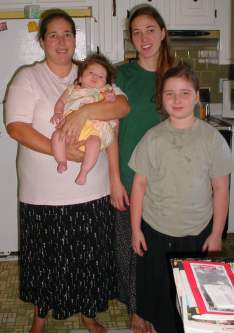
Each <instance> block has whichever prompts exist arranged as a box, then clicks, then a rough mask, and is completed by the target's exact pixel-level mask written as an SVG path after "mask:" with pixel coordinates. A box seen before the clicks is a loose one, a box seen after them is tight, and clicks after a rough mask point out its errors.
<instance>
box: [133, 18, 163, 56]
mask: <svg viewBox="0 0 234 333" xmlns="http://www.w3.org/2000/svg"><path fill="white" fill-rule="evenodd" d="M131 28H132V43H133V45H134V47H135V48H136V50H137V52H138V55H139V58H140V59H150V58H155V59H157V57H158V52H159V48H160V46H161V42H162V40H163V39H164V38H165V30H164V29H162V30H161V28H160V26H159V25H158V23H157V22H156V21H155V20H154V19H153V18H152V17H151V16H148V15H141V16H138V17H136V18H135V19H134V20H133V21H132V25H131Z"/></svg>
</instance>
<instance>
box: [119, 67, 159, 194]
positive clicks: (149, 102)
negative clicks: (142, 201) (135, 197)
mask: <svg viewBox="0 0 234 333" xmlns="http://www.w3.org/2000/svg"><path fill="white" fill-rule="evenodd" d="M155 81H156V73H155V72H150V71H146V70H144V69H143V68H142V67H140V66H139V65H138V64H137V62H135V61H134V62H130V63H127V64H124V65H121V66H119V67H118V69H117V80H116V84H117V86H118V87H119V88H121V90H122V91H123V92H124V93H125V94H126V95H127V97H128V102H129V104H130V107H131V111H130V113H129V114H128V115H127V116H126V117H125V118H124V119H121V121H120V130H119V152H120V153H119V154H120V172H121V180H122V182H123V184H124V185H125V187H126V190H127V191H128V192H130V191H131V186H132V180H133V174H134V173H133V171H132V170H131V169H130V168H129V166H128V162H129V159H130V157H131V154H132V152H133V149H134V148H135V146H136V144H137V143H138V142H139V140H140V139H141V138H142V137H143V135H144V134H145V132H146V131H147V130H148V129H150V128H151V127H153V126H154V125H156V124H157V123H159V121H160V120H161V119H160V118H161V117H160V114H159V112H158V110H157V108H156V104H155V89H156V88H155Z"/></svg>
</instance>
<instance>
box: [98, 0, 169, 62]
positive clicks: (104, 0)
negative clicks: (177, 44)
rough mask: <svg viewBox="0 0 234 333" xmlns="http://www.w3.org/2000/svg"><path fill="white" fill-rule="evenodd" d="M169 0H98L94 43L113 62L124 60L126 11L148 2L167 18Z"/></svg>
mask: <svg viewBox="0 0 234 333" xmlns="http://www.w3.org/2000/svg"><path fill="white" fill-rule="evenodd" d="M169 1H170V0H151V1H149V0H148V1H147V0H115V1H110V0H98V16H97V29H96V31H98V36H97V38H96V45H97V47H98V49H99V50H100V52H102V53H104V54H105V55H106V56H107V57H108V58H109V59H110V60H111V61H112V62H113V63H118V62H121V61H123V60H124V30H126V28H127V15H128V11H130V9H132V8H133V7H134V6H136V5H139V4H143V3H146V4H150V5H151V6H153V7H156V8H157V9H158V11H159V12H160V13H161V15H162V17H163V18H164V20H165V22H166V21H167V20H169V17H170V15H169V8H170V6H169Z"/></svg>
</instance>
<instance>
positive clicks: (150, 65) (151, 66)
mask: <svg viewBox="0 0 234 333" xmlns="http://www.w3.org/2000/svg"><path fill="white" fill-rule="evenodd" d="M136 62H137V64H138V66H139V67H141V68H143V69H144V70H145V71H147V72H153V73H155V72H156V71H157V68H156V60H154V61H152V62H144V61H143V62H141V61H140V59H138V60H137V61H136Z"/></svg>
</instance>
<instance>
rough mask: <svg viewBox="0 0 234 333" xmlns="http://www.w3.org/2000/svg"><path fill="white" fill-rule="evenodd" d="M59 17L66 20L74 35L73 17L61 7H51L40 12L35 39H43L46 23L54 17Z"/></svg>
mask: <svg viewBox="0 0 234 333" xmlns="http://www.w3.org/2000/svg"><path fill="white" fill-rule="evenodd" d="M59 18H61V19H63V20H65V21H67V22H68V23H69V24H70V26H71V30H72V33H73V35H74V36H76V26H75V23H74V21H73V19H72V18H71V16H70V15H69V14H67V13H66V12H65V11H64V10H62V9H59V8H53V9H48V10H45V11H44V12H43V13H42V14H41V18H40V21H39V30H38V34H37V39H38V40H40V39H42V40H44V39H45V34H46V31H47V27H48V24H49V23H50V22H51V21H53V20H54V19H59Z"/></svg>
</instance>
